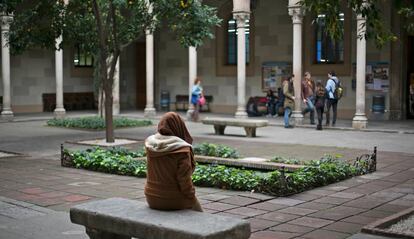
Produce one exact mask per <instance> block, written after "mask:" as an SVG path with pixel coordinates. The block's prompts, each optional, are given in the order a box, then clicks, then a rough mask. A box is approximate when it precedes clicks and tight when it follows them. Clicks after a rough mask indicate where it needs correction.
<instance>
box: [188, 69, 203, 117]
mask: <svg viewBox="0 0 414 239" xmlns="http://www.w3.org/2000/svg"><path fill="white" fill-rule="evenodd" d="M202 96H203V87H201V79H200V78H199V77H197V78H195V80H194V85H193V88H192V89H191V104H193V106H194V111H193V114H192V115H191V120H192V121H195V122H197V121H199V118H200V109H201V105H200V98H201V97H202Z"/></svg>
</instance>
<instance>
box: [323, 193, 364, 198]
mask: <svg viewBox="0 0 414 239" xmlns="http://www.w3.org/2000/svg"><path fill="white" fill-rule="evenodd" d="M329 196H330V197H336V198H348V199H356V198H359V197H362V196H364V194H361V193H346V192H337V193H334V194H331V195H329Z"/></svg>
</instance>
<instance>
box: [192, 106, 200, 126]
mask: <svg viewBox="0 0 414 239" xmlns="http://www.w3.org/2000/svg"><path fill="white" fill-rule="evenodd" d="M193 106H194V111H193V114H192V115H191V119H192V120H193V121H195V122H197V121H198V120H199V118H200V116H199V114H200V104H193Z"/></svg>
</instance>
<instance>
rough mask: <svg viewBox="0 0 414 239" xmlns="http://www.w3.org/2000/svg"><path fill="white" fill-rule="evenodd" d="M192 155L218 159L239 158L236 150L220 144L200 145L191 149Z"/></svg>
mask: <svg viewBox="0 0 414 239" xmlns="http://www.w3.org/2000/svg"><path fill="white" fill-rule="evenodd" d="M193 151H194V154H197V155H203V156H212V157H220V158H233V159H237V158H240V154H239V153H238V152H237V150H236V149H233V148H231V147H229V146H226V145H222V144H210V143H202V144H197V145H195V146H194V147H193Z"/></svg>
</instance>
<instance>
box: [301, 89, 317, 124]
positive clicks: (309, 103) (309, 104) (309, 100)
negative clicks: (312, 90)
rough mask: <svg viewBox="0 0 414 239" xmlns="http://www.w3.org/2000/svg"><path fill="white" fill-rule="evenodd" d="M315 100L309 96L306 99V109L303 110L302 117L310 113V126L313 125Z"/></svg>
mask: <svg viewBox="0 0 414 239" xmlns="http://www.w3.org/2000/svg"><path fill="white" fill-rule="evenodd" d="M314 104H315V99H314V97H313V96H309V97H308V98H307V99H306V106H307V107H306V109H304V110H303V112H302V113H303V115H305V114H306V113H308V112H310V122H311V124H313V123H315V105H314Z"/></svg>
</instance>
